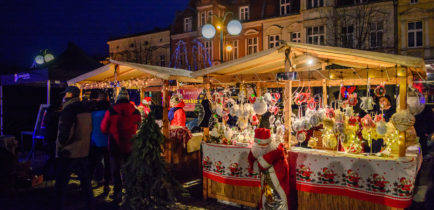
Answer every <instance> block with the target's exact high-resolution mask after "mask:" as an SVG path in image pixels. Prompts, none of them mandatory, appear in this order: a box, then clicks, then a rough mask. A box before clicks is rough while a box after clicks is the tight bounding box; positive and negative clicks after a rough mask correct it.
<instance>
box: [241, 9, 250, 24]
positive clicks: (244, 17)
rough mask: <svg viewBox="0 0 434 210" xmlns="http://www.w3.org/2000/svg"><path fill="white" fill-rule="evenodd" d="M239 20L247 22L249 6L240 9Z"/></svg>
mask: <svg viewBox="0 0 434 210" xmlns="http://www.w3.org/2000/svg"><path fill="white" fill-rule="evenodd" d="M240 20H241V21H242V20H249V6H243V7H240Z"/></svg>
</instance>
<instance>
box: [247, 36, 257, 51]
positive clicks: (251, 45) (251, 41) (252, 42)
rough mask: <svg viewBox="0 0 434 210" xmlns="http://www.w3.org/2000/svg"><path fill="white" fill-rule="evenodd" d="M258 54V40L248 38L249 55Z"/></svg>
mask: <svg viewBox="0 0 434 210" xmlns="http://www.w3.org/2000/svg"><path fill="white" fill-rule="evenodd" d="M256 52H258V38H257V37H254V38H248V39H247V55H250V54H253V53H256Z"/></svg>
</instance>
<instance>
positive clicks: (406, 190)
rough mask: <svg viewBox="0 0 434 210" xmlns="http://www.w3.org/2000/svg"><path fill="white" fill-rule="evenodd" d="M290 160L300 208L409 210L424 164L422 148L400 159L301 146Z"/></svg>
mask: <svg viewBox="0 0 434 210" xmlns="http://www.w3.org/2000/svg"><path fill="white" fill-rule="evenodd" d="M288 158H289V163H290V166H291V178H292V183H291V187H293V186H294V185H295V188H296V189H297V191H298V193H297V194H298V209H324V208H327V209H397V208H398V209H400V208H406V207H408V206H410V205H411V202H412V197H413V196H412V194H413V186H414V182H415V178H416V174H417V171H418V169H419V167H420V163H421V156H420V154H419V150H418V148H416V149H415V150H412V151H409V150H408V151H407V155H406V157H404V158H401V159H398V158H396V157H389V158H386V157H374V156H364V155H352V154H345V153H341V152H334V151H324V150H312V149H303V148H298V147H297V148H292V149H291V150H290V151H289V155H288ZM294 183H295V184H294ZM312 201H314V202H312Z"/></svg>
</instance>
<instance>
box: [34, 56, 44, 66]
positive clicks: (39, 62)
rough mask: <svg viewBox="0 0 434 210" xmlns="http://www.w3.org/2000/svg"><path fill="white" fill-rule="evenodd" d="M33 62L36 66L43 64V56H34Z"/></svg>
mask: <svg viewBox="0 0 434 210" xmlns="http://www.w3.org/2000/svg"><path fill="white" fill-rule="evenodd" d="M35 62H36V63H37V64H39V65H41V64H43V63H44V56H42V55H38V56H36V57H35Z"/></svg>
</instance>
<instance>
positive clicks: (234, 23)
mask: <svg viewBox="0 0 434 210" xmlns="http://www.w3.org/2000/svg"><path fill="white" fill-rule="evenodd" d="M227 30H228V33H229V34H230V35H233V36H236V35H238V34H240V33H241V30H243V26H242V25H241V22H240V21H239V20H231V21H229V23H228V26H227Z"/></svg>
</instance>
